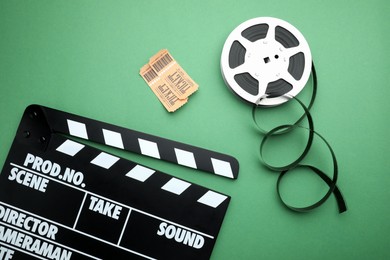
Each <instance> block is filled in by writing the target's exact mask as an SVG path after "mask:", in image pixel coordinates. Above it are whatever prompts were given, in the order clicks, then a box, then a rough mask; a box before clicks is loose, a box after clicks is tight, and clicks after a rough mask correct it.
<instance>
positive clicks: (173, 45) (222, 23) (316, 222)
mask: <svg viewBox="0 0 390 260" xmlns="http://www.w3.org/2000/svg"><path fill="white" fill-rule="evenodd" d="M389 13H390V2H389V1H386V0H382V1H380V0H376V1H330V0H327V1H303V0H297V1H262V0H256V1H226V0H222V1H4V0H1V1H0V111H1V112H0V127H1V130H0V147H1V149H0V164H1V165H3V163H4V161H5V158H6V155H7V152H8V150H9V148H10V146H11V142H12V140H13V137H14V134H15V131H16V129H17V126H18V124H19V120H20V117H21V115H22V113H23V110H24V108H25V107H26V106H27V105H29V104H32V103H37V104H41V105H45V106H49V107H53V108H56V109H60V110H64V111H67V112H71V113H76V114H79V115H83V116H86V117H90V118H94V119H98V120H101V121H105V122H109V123H113V124H116V125H120V126H124V127H127V128H131V129H135V130H139V131H143V132H147V133H150V134H154V135H158V136H162V137H166V138H169V139H173V140H177V141H181V142H185V143H189V144H193V145H197V146H200V147H205V148H208V149H211V150H216V151H220V152H224V153H227V154H230V155H233V156H235V157H236V158H237V159H238V160H239V162H240V175H239V178H238V179H237V180H236V181H232V180H229V179H225V178H220V177H217V176H211V175H209V174H206V173H202V172H198V171H195V170H192V169H187V168H183V167H179V166H176V165H173V164H169V163H164V162H159V161H156V160H153V159H151V158H145V157H143V156H139V155H135V154H129V153H125V152H122V151H116V150H114V149H107V150H108V151H110V152H112V153H115V154H118V155H120V156H123V157H126V158H128V159H131V160H134V161H137V162H139V163H143V164H146V165H149V166H151V167H154V168H157V169H159V170H161V171H164V172H167V173H170V174H172V175H175V176H179V177H180V178H183V179H186V180H189V181H192V182H195V183H197V184H200V185H204V186H206V187H209V188H212V189H215V190H217V191H220V192H223V193H226V194H228V195H231V196H232V201H231V204H230V207H229V209H228V212H227V215H226V217H225V220H224V223H223V226H222V229H221V232H220V235H219V237H218V240H217V243H216V245H215V248H214V251H213V254H212V259H389V258H390V249H389V246H390V243H389V241H390V224H389V213H390V207H389V199H390V188H389V184H390V173H389V168H390V158H389V155H390V148H389V147H390V142H389V138H388V136H389V131H388V127H389V125H390V120H389V111H390V102H389V101H388V99H389V97H390V91H389V89H390V76H389V71H390V55H389V54H390V52H389V47H388V46H389V45H390V36H389V29H390V28H389V27H390V26H389V25H390V20H389ZM260 16H272V17H277V18H280V19H283V20H286V21H288V22H289V23H291V24H293V25H294V26H295V27H297V28H298V29H299V30H300V31H301V32H302V34H303V35H304V36H305V38H306V39H307V41H308V43H309V45H310V48H311V51H312V55H313V59H314V61H315V64H316V68H317V73H318V79H319V86H318V95H317V100H316V102H315V104H314V107H313V109H312V115H313V117H314V122H315V127H316V130H317V131H318V132H319V133H321V134H322V135H323V136H324V137H325V138H326V139H327V140H328V141H329V142H330V143H331V145H332V147H333V149H334V150H335V153H336V155H337V158H338V161H339V168H340V177H339V181H338V185H339V187H340V188H341V190H342V192H343V194H344V196H345V198H346V201H347V205H348V211H347V212H346V213H344V214H341V215H340V214H338V212H337V208H336V203H335V199H334V197H333V196H332V197H331V198H330V199H329V200H328V201H327V202H326V203H325V204H324V205H323V206H322V207H320V208H318V209H316V210H315V211H313V212H310V213H306V214H297V213H294V212H291V211H288V210H286V209H285V208H284V207H283V206H282V205H281V204H280V202H279V201H278V199H277V197H276V191H275V184H276V180H277V174H276V173H273V172H271V171H270V170H268V169H266V168H264V167H263V166H261V164H260V162H259V160H258V155H257V149H258V145H259V142H260V136H259V134H258V132H256V130H255V127H254V125H253V123H252V121H251V107H250V106H249V105H248V104H245V103H244V102H242V101H241V100H239V99H238V98H237V97H235V96H234V95H233V94H232V93H231V92H230V91H229V90H228V89H227V87H226V86H225V84H224V82H223V80H222V77H221V73H220V68H219V60H220V55H221V51H222V46H223V44H224V41H225V39H226V38H227V36H228V35H229V33H230V32H231V31H232V30H233V29H234V28H235V27H236V26H237V25H238V24H240V23H241V22H243V21H246V20H248V19H250V18H254V17H260ZM163 48H167V49H168V50H169V51H170V52H171V53H172V55H173V56H174V57H175V59H176V60H177V61H178V62H179V63H180V64H181V65H182V67H183V68H184V69H185V70H186V71H187V72H188V74H189V75H190V76H191V77H192V78H193V79H194V80H195V81H196V82H197V83H198V84H199V86H200V87H199V90H198V92H196V93H195V94H194V95H193V96H191V97H190V100H189V103H188V104H186V105H185V106H184V107H182V108H181V109H179V110H178V111H176V112H175V113H173V114H171V113H168V112H166V111H165V109H164V108H163V107H162V105H161V104H160V103H159V101H158V100H157V98H156V97H155V96H154V94H153V93H152V91H151V90H150V89H149V87H148V86H147V85H146V83H145V82H144V81H143V79H142V78H141V77H140V76H139V74H138V72H139V69H140V67H141V66H142V65H144V64H145V63H146V62H147V61H148V59H149V57H151V56H152V55H153V54H155V53H156V52H157V51H158V50H160V49H163ZM299 140H300V139H299ZM290 141H291V140H290ZM292 141H294V140H292ZM318 146H319V147H321V142H318ZM322 146H323V145H322ZM285 147H286V148H287V147H290V146H288V145H285ZM291 147H293V148H294V147H295V145H293V144H291ZM291 147H290V148H291ZM295 148H296V147H295ZM316 152H317V155H316ZM311 157H313V159H314V160H315V161H316V163H319V164H321V166H324V167H325V168H326V167H328V168H331V165H332V162H331V160H330V159H329V152H327V150H326V149H322V150H321V148H318V151H314V152H313V154H312V156H311ZM294 176H296V178H295V177H294ZM289 179H290V182H287V179H286V182H284V183H285V184H286V185H284V188H285V190H284V193H285V194H286V196H287V197H286V199H289V200H291V201H292V202H294V203H309V202H313V201H314V200H315V198H318V196H320V195H321V194H323V193H324V192H325V191H326V187H325V185H324V184H323V183H321V182H320V181H318V180H316V178H313V176H312V175H311V174H309V173H305V172H302V173H296V174H294V175H293V174H292V176H291V178H289Z"/></svg>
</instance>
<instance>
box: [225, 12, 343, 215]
mask: <svg viewBox="0 0 390 260" xmlns="http://www.w3.org/2000/svg"><path fill="white" fill-rule="evenodd" d="M221 72H222V76H223V79H224V81H225V83H226V85H227V86H228V87H229V88H230V89H231V90H232V91H233V92H234V93H235V94H236V95H238V96H239V97H241V98H242V99H243V100H245V101H247V102H249V103H252V105H253V107H252V119H253V121H254V123H255V125H256V127H257V129H258V130H259V132H260V133H261V135H262V139H261V144H260V150H259V152H260V154H259V155H260V161H261V162H262V164H263V165H264V166H266V167H267V168H268V169H270V170H272V171H276V172H279V178H278V180H277V185H276V191H277V194H278V197H279V199H280V201H281V202H282V204H283V205H284V206H285V207H287V208H288V209H290V210H293V211H296V212H308V211H311V210H313V209H315V208H317V207H319V206H321V205H322V204H323V203H324V202H325V201H326V200H327V199H328V198H329V197H330V195H331V194H334V196H335V197H336V201H337V205H338V209H339V213H342V212H345V211H346V210H347V206H346V204H345V200H344V198H343V196H342V193H341V191H340V189H339V188H338V187H337V178H338V166H337V160H336V156H335V154H334V152H333V149H332V147H331V146H330V145H329V143H328V141H327V140H326V139H325V138H324V137H323V136H322V135H320V134H319V133H318V132H316V131H315V130H314V123H313V119H312V116H311V114H310V112H309V110H310V108H311V107H312V105H313V103H314V100H315V97H316V93H317V76H316V70H315V67H314V63H313V61H312V56H311V52H310V48H309V45H308V43H307V42H306V40H305V38H304V37H303V35H302V34H301V33H300V32H299V31H298V30H297V29H296V28H295V27H294V26H292V25H291V24H289V23H287V22H285V21H283V20H280V19H277V18H272V17H260V18H254V19H251V20H248V21H246V22H244V23H242V24H240V25H239V26H237V27H236V28H235V29H234V30H233V31H232V32H231V33H230V35H229V36H228V38H227V40H226V41H225V44H224V46H223V50H222V55H221ZM310 75H312V86H313V91H312V96H311V100H310V102H309V104H308V105H307V106H306V105H305V104H304V103H303V102H301V101H300V100H299V99H298V98H297V97H296V96H297V95H298V94H299V93H300V91H301V90H302V89H303V88H304V87H305V86H306V83H307V81H308V80H309V78H310ZM289 100H295V101H296V102H297V103H298V104H299V105H300V106H301V107H302V108H303V110H304V113H303V115H302V116H300V117H299V119H298V120H297V121H295V123H293V124H282V125H279V126H276V127H274V128H273V129H271V130H268V131H266V130H264V128H263V126H262V124H261V123H260V122H258V121H257V119H256V111H258V110H262V108H264V107H275V106H278V105H280V104H283V103H285V102H287V101H289ZM259 108H260V109H259ZM305 118H306V119H307V121H308V124H309V126H308V127H305V126H302V125H300V124H299V123H300V122H301V121H302V120H303V119H305ZM297 128H301V129H305V130H306V131H308V132H309V137H308V140H307V143H306V146H305V148H304V150H303V152H302V153H301V154H300V155H299V157H298V158H296V159H294V160H293V161H292V162H290V163H288V164H286V165H282V166H275V165H272V164H269V163H267V161H266V160H264V157H263V148H264V143H266V142H267V140H268V139H269V138H270V137H271V136H276V135H281V134H288V133H291V131H293V130H294V129H297ZM314 136H316V137H317V138H319V139H321V140H322V141H323V142H324V143H325V145H326V146H327V148H328V149H329V151H330V153H331V156H332V162H333V175H332V177H330V176H328V175H327V174H326V173H325V172H323V171H322V170H320V169H319V168H317V167H315V166H312V165H308V164H303V159H305V157H306V155H307V154H308V153H309V151H310V149H311V146H312V143H313V138H314ZM298 168H299V169H302V168H306V169H308V170H310V171H311V172H312V173H314V174H316V175H318V176H319V177H320V178H321V179H322V180H323V181H324V182H325V183H326V184H327V185H328V186H329V189H328V191H327V192H326V193H325V194H324V196H323V197H322V198H321V199H319V200H318V201H316V202H315V203H312V204H311V205H308V206H304V207H297V206H293V205H290V204H288V203H287V202H286V201H285V200H284V198H283V197H282V195H281V192H280V183H281V180H282V179H283V177H284V176H286V174H287V173H289V172H291V171H294V170H296V169H298Z"/></svg>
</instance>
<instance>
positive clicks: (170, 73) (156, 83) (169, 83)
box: [140, 49, 198, 112]
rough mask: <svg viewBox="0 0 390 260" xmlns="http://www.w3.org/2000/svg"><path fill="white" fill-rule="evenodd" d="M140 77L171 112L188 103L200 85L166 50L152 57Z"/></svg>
mask: <svg viewBox="0 0 390 260" xmlns="http://www.w3.org/2000/svg"><path fill="white" fill-rule="evenodd" d="M140 75H141V76H142V78H143V79H144V80H145V81H146V83H147V84H148V85H149V87H150V88H151V89H152V91H153V92H154V93H155V95H156V96H157V97H158V99H159V100H160V101H161V103H162V104H163V105H164V107H165V108H166V109H167V110H168V111H169V112H173V111H175V110H177V109H178V108H180V107H181V106H183V105H184V104H185V103H187V101H188V97H189V96H190V95H191V94H193V93H194V92H195V91H196V90H197V89H198V84H196V83H195V81H193V80H192V79H191V77H190V76H189V75H188V74H187V73H186V72H185V71H184V70H183V68H182V67H181V66H180V65H179V64H178V63H177V62H176V61H175V59H174V58H173V57H172V55H171V54H170V53H169V52H168V50H166V49H163V50H161V51H159V52H158V53H157V54H156V55H154V56H153V57H151V58H150V60H149V63H147V64H145V65H144V66H143V67H142V68H141V70H140Z"/></svg>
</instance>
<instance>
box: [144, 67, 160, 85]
mask: <svg viewBox="0 0 390 260" xmlns="http://www.w3.org/2000/svg"><path fill="white" fill-rule="evenodd" d="M157 76H158V75H157V73H156V72H155V71H154V70H152V69H151V70H149V71H147V72H146V73H145V74H143V75H142V77H144V79H145V80H146V81H147V82H148V83H149V82H151V81H152V80H154V79H155V78H156V77H157Z"/></svg>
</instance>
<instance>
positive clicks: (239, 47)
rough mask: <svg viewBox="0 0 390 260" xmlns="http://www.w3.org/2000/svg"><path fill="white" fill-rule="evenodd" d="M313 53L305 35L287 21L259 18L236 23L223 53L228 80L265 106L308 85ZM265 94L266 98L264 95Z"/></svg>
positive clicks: (239, 91)
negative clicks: (237, 24)
mask: <svg viewBox="0 0 390 260" xmlns="http://www.w3.org/2000/svg"><path fill="white" fill-rule="evenodd" d="M311 64H312V56H311V52H310V48H309V45H308V43H307V41H306V40H305V38H304V37H303V35H302V34H301V33H300V32H299V31H298V29H296V28H295V27H294V26H292V25H291V24H289V23H287V22H286V21H283V20H280V19H277V18H272V17H259V18H254V19H251V20H248V21H246V22H244V23H242V24H240V25H239V26H237V27H236V28H235V29H234V30H233V31H232V32H231V33H230V35H229V36H228V38H227V39H226V42H225V44H224V46H223V50H222V56H221V71H222V76H223V78H224V80H225V83H226V85H227V86H228V87H230V88H231V89H232V90H233V91H234V92H235V93H236V94H237V95H238V96H240V97H241V98H242V99H244V100H246V101H248V102H250V103H253V104H256V103H257V102H259V100H260V102H259V105H263V106H276V105H279V104H282V103H284V102H286V101H287V99H286V98H283V97H282V96H283V95H286V94H287V95H289V96H296V95H298V93H299V92H300V91H301V90H302V89H303V88H304V86H305V85H306V83H307V81H308V79H309V76H310V72H311ZM265 97H266V98H265Z"/></svg>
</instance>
